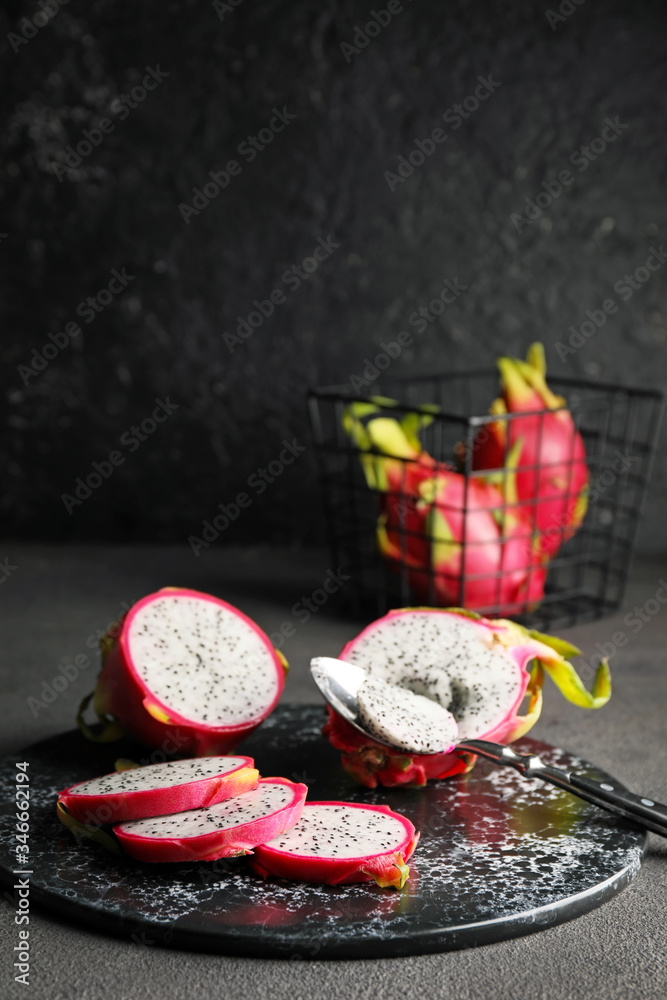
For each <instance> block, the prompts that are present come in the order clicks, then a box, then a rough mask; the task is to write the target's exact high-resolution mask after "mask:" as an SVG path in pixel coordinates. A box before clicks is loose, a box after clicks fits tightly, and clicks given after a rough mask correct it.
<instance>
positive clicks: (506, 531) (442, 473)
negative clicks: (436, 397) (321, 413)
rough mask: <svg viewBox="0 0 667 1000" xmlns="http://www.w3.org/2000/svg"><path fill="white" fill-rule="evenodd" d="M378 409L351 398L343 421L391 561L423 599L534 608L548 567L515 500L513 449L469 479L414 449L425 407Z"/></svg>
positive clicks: (507, 610)
mask: <svg viewBox="0 0 667 1000" xmlns="http://www.w3.org/2000/svg"><path fill="white" fill-rule="evenodd" d="M355 406H356V409H355ZM381 413H382V411H381V410H380V408H379V406H378V405H374V404H358V405H357V404H352V406H351V407H350V408H349V409H348V411H347V413H346V418H345V426H346V429H347V432H348V433H349V434H350V436H351V437H352V439H353V440H354V441H355V443H356V444H357V445H358V447H359V448H360V458H361V461H362V465H363V468H364V472H365V475H366V479H367V481H368V484H369V486H370V487H371V488H373V489H375V490H378V491H379V492H380V496H381V499H380V515H379V518H378V524H377V542H378V548H379V550H380V552H381V554H382V555H383V557H384V558H385V560H386V561H387V562H388V564H389V565H390V566H391V568H392V569H394V570H396V571H397V572H399V573H402V572H405V571H406V570H407V575H408V581H409V583H410V586H411V587H412V589H413V590H414V593H415V596H416V597H417V598H418V599H419V600H423V601H425V602H429V603H436V604H438V605H444V606H447V605H452V604H461V605H463V606H464V607H467V608H471V609H478V610H482V611H487V612H492V613H494V614H507V615H517V614H520V613H522V612H524V611H530V610H532V609H533V608H534V607H535V606H536V605H537V604H539V603H540V601H541V600H542V598H543V596H544V583H545V579H546V567H545V565H544V559H543V557H542V556H541V554H540V552H539V549H538V547H537V546H536V545H535V536H534V533H533V531H532V528H531V524H530V522H529V520H528V516H527V513H526V511H525V510H523V509H519V508H518V507H517V490H516V483H515V481H514V471H513V466H512V463H513V462H515V461H516V457H517V456H518V447H515V448H514V449H513V451H512V454H511V456H510V459H509V463H508V468H507V469H505V470H504V471H503V472H502V473H500V474H499V475H495V476H490V477H488V478H486V477H485V478H481V477H472V478H469V479H468V480H467V481H466V477H465V476H463V475H462V474H461V473H459V472H457V471H456V470H455V469H453V468H452V467H450V466H448V465H446V464H444V463H442V462H436V461H435V459H433V458H432V457H431V456H430V455H429V454H428V453H426V452H424V451H422V450H421V444H420V442H419V438H418V436H417V433H416V429H415V424H416V425H417V426H419V425H420V421H421V422H428V420H429V419H430V415H428V414H427V415H425V416H424V415H421V414H420V415H417V414H414V415H408V417H404V418H403V421H402V422H399V421H398V420H396V419H395V418H393V417H388V416H384V415H378V414H381ZM410 416H413V417H414V419H413V421H412V426H409V425H408V427H406V421H407V420H408V419H409V417H410ZM362 417H363V418H364V421H365V422H362ZM464 539H465V544H464ZM462 584H463V587H462V586H461V585H462Z"/></svg>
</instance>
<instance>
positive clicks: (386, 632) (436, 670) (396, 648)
mask: <svg viewBox="0 0 667 1000" xmlns="http://www.w3.org/2000/svg"><path fill="white" fill-rule="evenodd" d="M492 636H493V633H491V632H490V631H489V630H488V629H487V628H485V627H484V626H480V625H477V624H476V623H475V622H474V621H473V620H471V619H466V618H461V617H458V616H456V615H447V614H434V613H432V612H420V611H417V610H415V611H411V612H408V613H406V614H399V615H396V616H395V617H393V618H389V619H388V620H383V621H382V624H381V626H379V627H378V628H376V629H374V630H368V631H367V632H366V633H365V634H363V635H362V636H361V637H360V638H359V639H358V641H357V642H356V645H355V646H354V647H353V649H352V650H349V651H348V652H347V653H346V654H345V659H346V660H348V661H349V662H350V663H356V664H357V665H358V666H360V667H363V668H364V669H365V670H366V672H367V673H368V674H369V675H370V676H372V677H378V678H380V679H382V680H385V681H388V682H389V683H390V684H397V685H398V686H399V687H403V688H407V689H408V690H409V691H413V692H415V693H416V694H422V695H425V696H426V697H427V698H431V699H432V700H433V701H436V702H438V704H440V705H442V706H443V708H446V709H447V710H448V711H449V712H451V713H452V715H453V716H454V718H455V719H456V721H457V723H458V730H459V739H466V738H472V737H475V736H479V735H480V734H482V733H487V732H490V731H491V730H492V729H493V728H494V727H495V726H496V725H498V724H499V723H500V722H502V721H503V719H505V718H506V717H507V713H508V711H509V710H510V709H511V707H512V706H513V705H514V703H515V702H516V701H517V699H518V697H519V694H520V692H521V688H522V678H521V671H520V669H519V667H518V666H517V664H516V662H515V661H514V659H513V658H512V656H511V654H510V653H509V652H508V651H507V650H506V649H505V648H504V647H503V646H501V645H500V643H498V642H494V641H493V638H492Z"/></svg>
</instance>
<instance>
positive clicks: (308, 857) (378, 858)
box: [250, 802, 419, 889]
mask: <svg viewBox="0 0 667 1000" xmlns="http://www.w3.org/2000/svg"><path fill="white" fill-rule="evenodd" d="M418 841H419V834H418V833H417V832H416V830H415V828H414V826H413V825H412V823H411V822H410V820H408V819H406V817H405V816H401V815H400V814H399V813H396V812H393V811H392V810H391V809H390V808H389V807H388V806H374V805H365V804H359V803H356V802H355V803H352V802H309V803H308V804H307V805H306V806H305V807H304V810H303V813H302V816H301V819H300V820H299V822H298V823H297V824H296V825H295V826H294V827H292V829H291V830H288V831H287V833H286V834H284V835H282V836H279V837H277V838H276V839H274V840H272V841H269V842H268V843H264V844H262V845H259V846H258V847H257V849H256V850H255V852H254V854H253V856H252V858H251V859H250V867H251V868H252V870H253V871H254V872H255V873H256V874H257V875H261V876H262V877H263V878H266V877H267V876H269V875H273V876H278V877H281V878H289V879H298V880H299V881H302V882H316V883H319V884H324V885H349V884H350V883H353V882H371V881H375V882H377V884H378V885H379V886H381V887H382V888H388V887H393V888H395V889H400V888H402V887H403V885H404V884H405V881H406V879H407V878H408V874H409V868H408V865H407V864H406V862H407V861H408V860H409V858H410V857H411V856H412V854H413V853H414V850H415V847H416V846H417V842H418Z"/></svg>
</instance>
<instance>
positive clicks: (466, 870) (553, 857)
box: [0, 705, 646, 959]
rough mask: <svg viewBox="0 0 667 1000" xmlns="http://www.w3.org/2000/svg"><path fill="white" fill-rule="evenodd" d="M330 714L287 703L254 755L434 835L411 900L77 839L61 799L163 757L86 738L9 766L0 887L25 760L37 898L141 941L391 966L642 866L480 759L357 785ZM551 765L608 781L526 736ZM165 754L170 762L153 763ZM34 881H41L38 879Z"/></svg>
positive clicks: (568, 811) (265, 769)
mask: <svg viewBox="0 0 667 1000" xmlns="http://www.w3.org/2000/svg"><path fill="white" fill-rule="evenodd" d="M324 718H325V715H324V710H323V708H321V707H320V706H311V705H282V706H279V707H278V708H277V709H276V711H275V712H274V713H273V715H272V716H271V717H270V718H269V719H268V720H267V721H266V722H265V723H264V724H263V725H262V726H261V727H260V729H259V730H257V732H256V733H255V734H254V735H253V736H252V737H251V738H250V739H248V740H246V741H245V742H244V744H243V747H242V751H241V752H242V753H244V754H248V755H250V756H254V758H255V761H256V764H257V767H258V768H259V769H260V771H261V773H262V774H263V775H264V776H266V777H274V776H278V775H281V776H284V777H287V778H291V779H292V780H295V781H303V782H305V783H306V784H307V785H308V786H309V789H310V791H309V798H310V799H314V800H322V799H348V800H351V801H356V802H370V803H386V804H387V805H389V806H390V807H391V808H392V809H395V810H397V811H399V812H402V813H403V814H404V815H406V816H407V817H408V818H409V819H411V820H412V822H413V823H414V824H415V826H416V827H417V829H418V830H420V831H421V840H420V843H419V846H418V847H417V850H416V852H415V855H414V857H413V859H412V861H411V862H410V868H411V874H410V878H409V880H408V882H407V884H406V885H405V887H404V888H403V889H402V890H401V891H399V892H397V891H395V890H392V889H380V888H378V887H377V886H376V885H375V884H374V883H365V884H361V885H350V886H319V885H309V884H307V883H299V882H288V881H286V880H282V879H275V880H267V881H263V880H262V879H260V878H258V877H256V876H254V875H253V874H252V873H251V872H250V870H249V868H248V867H247V865H246V862H245V861H244V860H243V859H232V860H229V861H217V862H198V863H193V864H181V863H177V864H172V865H167V864H162V865H150V864H142V863H140V862H136V861H133V860H132V859H130V858H125V857H119V856H117V855H115V854H112V853H109V852H107V851H105V850H104V848H102V847H100V846H98V845H97V844H91V843H87V842H85V843H81V844H77V842H76V840H75V839H74V837H73V836H72V834H71V833H70V832H69V831H68V830H66V829H65V828H64V827H63V826H62V825H61V824H60V822H59V821H58V819H57V817H56V810H55V805H56V795H57V792H58V791H60V790H62V789H63V788H66V787H67V786H69V785H71V784H73V783H74V782H77V781H83V780H84V779H86V778H91V777H94V776H96V775H99V774H104V773H106V772H109V771H112V770H113V769H114V761H115V759H116V758H117V757H130V758H132V759H134V760H137V761H139V762H144V763H148V762H150V760H151V756H150V751H147V750H146V748H141V747H138V746H137V745H133V744H131V743H129V742H122V743H117V744H106V745H103V744H102V745H95V744H90V743H88V742H87V741H86V740H84V738H83V737H82V736H81V735H80V734H79V733H78V731H72V732H68V733H63V734H62V735H60V736H57V737H54V738H53V739H50V740H45V741H44V742H42V743H37V744H35V745H34V746H32V747H29V748H28V749H27V750H25V751H23V753H22V754H21V755H19V756H15V757H12V758H5V759H4V760H2V761H1V762H0V803H1V804H2V820H1V822H0V878H1V879H2V881H3V882H4V883H5V884H6V885H8V886H10V887H11V886H13V885H14V883H15V882H16V876H15V875H14V872H15V871H17V870H18V868H19V866H17V864H16V855H15V854H14V853H13V848H14V847H15V845H16V841H15V840H14V836H15V822H16V818H15V804H14V795H15V776H16V773H17V772H16V769H15V763H16V761H17V760H19V761H28V762H29V767H28V768H27V771H28V774H29V777H30V815H31V819H30V840H29V844H30V864H29V866H20V867H25V868H28V869H29V870H30V871H32V874H31V875H30V876H29V879H30V902H31V906H32V905H37V904H38V905H41V906H44V907H48V908H50V909H51V910H53V911H55V912H56V913H58V914H59V915H62V916H66V917H69V918H71V919H72V920H75V921H77V922H80V923H82V924H84V925H85V926H86V927H89V928H90V927H94V928H97V929H98V930H100V931H102V932H107V933H114V934H121V935H124V936H127V937H130V938H132V939H133V940H135V941H136V942H137V943H140V944H141V943H143V944H147V945H150V944H159V945H163V946H167V947H173V948H188V949H197V950H201V951H211V952H220V953H227V954H237V955H251V956H258V957H277V958H304V959H314V958H318V959H320V958H378V957H383V956H399V955H411V954H420V953H424V952H436V951H447V950H449V949H454V948H465V947H471V946H474V945H480V944H486V943H488V942H491V941H498V940H502V939H504V938H510V937H516V936H518V935H521V934H528V933H531V932H533V931H537V930H540V929H541V928H544V927H549V926H551V925H553V924H557V923H560V922H562V921H564V920H570V919H572V918H573V917H577V916H579V915H580V914H583V913H586V912H587V911H588V910H591V909H593V908H594V907H596V906H599V905H600V904H601V903H603V902H604V901H605V900H606V899H609V898H610V897H611V896H613V895H614V894H615V893H617V892H618V891H619V890H620V889H622V888H623V887H624V886H625V885H627V883H628V882H629V881H630V880H631V879H632V878H633V877H634V875H636V873H637V872H638V870H639V867H640V864H641V859H642V854H643V848H644V843H645V840H646V834H645V832H644V831H643V830H641V829H639V828H637V827H634V826H632V825H631V824H630V823H626V822H625V821H623V820H620V819H616V818H615V817H613V816H611V815H609V814H607V813H604V812H602V811H601V810H599V809H596V808H595V807H594V806H591V805H588V804H587V803H585V802H582V801H580V800H578V799H575V798H573V797H572V796H571V795H569V794H568V793H567V792H564V791H561V790H559V789H556V788H554V787H552V786H549V785H545V784H543V783H542V782H539V781H536V780H531V781H526V780H525V779H523V778H521V777H520V776H519V775H518V774H517V773H516V772H515V771H512V770H509V769H507V768H504V769H501V768H498V767H494V766H493V765H491V764H488V763H487V762H485V761H479V762H478V763H477V765H476V766H475V768H474V769H473V770H472V771H471V772H470V774H468V775H462V776H457V777H455V778H453V779H450V780H447V781H439V782H431V783H430V784H429V785H428V786H427V787H426V788H420V789H407V788H403V789H398V790H391V789H381V788H379V789H377V790H375V791H370V790H368V789H362V788H360V787H359V786H358V785H355V784H354V783H353V782H352V780H351V779H350V778H348V777H347V775H346V774H345V773H344V772H343V771H342V770H341V768H340V764H339V757H338V753H337V752H336V751H334V750H333V749H332V748H331V747H330V746H329V744H328V743H327V742H326V741H325V740H324V738H323V737H322V736H321V735H320V730H321V727H322V724H323V722H324ZM517 747H518V748H519V749H523V751H524V752H526V753H528V752H538V753H539V754H540V756H541V757H542V758H543V759H544V760H545V761H547V762H548V763H550V764H555V765H557V766H559V767H565V768H576V769H578V770H580V771H581V772H583V773H585V774H588V775H590V776H591V777H593V778H596V779H598V780H605V779H609V775H607V774H605V772H603V771H600V770H599V769H598V768H596V767H594V766H593V765H591V764H589V763H587V762H586V761H583V760H581V759H579V758H576V757H573V756H571V755H569V754H567V753H565V752H564V751H562V750H556V749H554V748H553V747H549V746H546V745H545V744H543V743H538V742H537V741H535V740H530V739H524V740H521V741H520V742H519V743H518V744H517ZM152 759H153V760H156V759H160V758H159V756H158V757H155V756H154V757H153V758H152ZM26 877H28V876H26Z"/></svg>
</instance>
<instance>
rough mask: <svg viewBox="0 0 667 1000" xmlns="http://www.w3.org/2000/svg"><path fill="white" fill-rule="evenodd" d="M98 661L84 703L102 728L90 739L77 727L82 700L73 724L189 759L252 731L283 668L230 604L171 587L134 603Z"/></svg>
mask: <svg viewBox="0 0 667 1000" xmlns="http://www.w3.org/2000/svg"><path fill="white" fill-rule="evenodd" d="M102 656H103V666H102V672H101V673H100V676H99V678H98V681H97V686H96V688H95V692H94V695H93V704H94V708H95V711H96V713H97V715H98V717H99V719H100V721H102V722H103V723H105V725H106V726H108V727H109V728H108V729H105V730H103V732H102V733H101V734H99V735H97V734H94V733H93V732H92V731H91V730H90V728H89V727H88V726H87V725H86V724H85V722H84V721H83V711H84V710H85V708H86V706H87V704H88V702H89V700H90V696H88V698H86V699H84V702H83V703H82V707H81V710H80V713H79V718H78V721H79V725H80V727H81V729H82V730H83V732H84V734H85V735H87V736H88V737H89V738H91V739H95V740H107V739H111V738H118V736H119V735H121V734H122V731H124V732H126V733H128V734H129V735H131V736H133V737H134V738H135V739H137V740H139V741H140V742H142V743H146V744H148V745H149V746H153V747H158V748H160V749H163V750H165V751H166V752H171V753H175V752H178V753H180V754H184V755H185V754H190V755H194V756H208V755H211V754H223V753H226V752H227V751H229V750H231V749H233V748H234V747H236V746H237V745H238V744H239V743H240V742H241V740H242V739H244V738H245V737H246V736H248V735H249V734H250V733H251V732H252V731H253V730H254V729H256V728H257V726H259V724H260V723H261V722H262V721H263V720H264V719H265V718H266V717H267V716H268V715H269V713H270V712H271V711H272V710H273V709H274V708H275V705H276V703H277V701H278V699H279V697H280V695H281V692H282V690H283V686H284V679H285V671H286V668H287V662H286V660H285V659H284V657H283V656H282V654H281V653H279V652H278V650H276V649H274V648H273V646H272V645H271V642H270V641H269V638H268V636H266V635H265V634H264V632H262V630H261V629H260V628H259V627H258V626H257V625H256V624H255V623H254V622H253V621H252V620H251V619H250V618H248V617H247V616H246V615H244V614H243V613H242V612H241V611H239V610H238V609H237V608H235V607H233V606H232V605H231V604H227V603H226V602H225V601H221V600H219V599H218V598H217V597H212V596H211V595H210V594H201V593H199V592H198V591H195V590H188V589H183V588H178V587H166V588H164V589H163V590H159V591H157V593H155V594H149V595H148V596H147V597H144V598H143V599H142V600H141V601H139V602H138V603H137V604H135V605H134V606H133V607H132V608H131V609H130V610H129V612H128V613H127V615H126V616H125V618H124V619H123V621H122V624H121V626H120V634H119V635H118V636H117V638H113V639H112V638H110V637H105V639H103V640H102ZM110 716H111V717H112V719H110V718H109V717H110ZM113 720H115V721H113ZM119 727H120V728H119Z"/></svg>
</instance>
